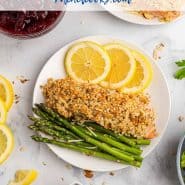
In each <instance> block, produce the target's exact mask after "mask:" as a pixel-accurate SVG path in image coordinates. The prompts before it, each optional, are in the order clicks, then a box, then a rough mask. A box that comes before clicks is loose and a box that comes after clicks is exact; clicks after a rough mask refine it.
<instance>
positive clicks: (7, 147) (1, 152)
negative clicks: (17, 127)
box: [0, 125, 14, 164]
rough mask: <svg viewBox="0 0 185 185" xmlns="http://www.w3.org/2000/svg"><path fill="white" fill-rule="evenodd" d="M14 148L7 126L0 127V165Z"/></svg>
mask: <svg viewBox="0 0 185 185" xmlns="http://www.w3.org/2000/svg"><path fill="white" fill-rule="evenodd" d="M13 147H14V137H13V134H12V132H11V130H10V129H9V128H8V126H7V125H0V164H2V163H3V162H4V161H5V160H6V159H7V158H8V157H9V155H10V154H11V152H12V150H13Z"/></svg>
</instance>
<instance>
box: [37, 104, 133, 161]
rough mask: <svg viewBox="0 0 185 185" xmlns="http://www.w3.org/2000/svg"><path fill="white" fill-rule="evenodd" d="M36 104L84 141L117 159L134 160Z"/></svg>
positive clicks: (42, 105)
mask: <svg viewBox="0 0 185 185" xmlns="http://www.w3.org/2000/svg"><path fill="white" fill-rule="evenodd" d="M36 106H37V107H39V108H41V109H42V110H44V111H45V112H46V113H47V114H49V115H50V117H52V120H53V119H55V120H56V121H55V123H57V124H59V125H62V126H65V127H66V128H68V129H69V130H70V131H72V132H73V133H75V134H77V135H78V136H80V137H81V138H83V139H84V140H85V141H86V142H88V143H91V144H93V145H95V146H97V147H98V148H99V149H101V150H102V151H105V152H107V153H109V154H111V155H113V156H115V157H117V158H118V159H121V160H124V161H134V158H133V157H131V156H128V155H125V154H123V153H121V152H119V151H117V150H115V149H114V148H112V147H110V146H109V145H107V144H106V143H102V142H100V141H98V140H96V139H94V138H92V137H90V136H88V135H87V134H85V133H84V132H83V131H81V130H79V129H78V128H77V127H76V126H74V125H73V124H71V123H69V122H68V121H67V120H66V119H64V118H62V117H61V116H60V115H58V114H57V113H55V112H54V111H53V110H51V109H50V108H48V107H46V106H45V105H44V104H39V105H36Z"/></svg>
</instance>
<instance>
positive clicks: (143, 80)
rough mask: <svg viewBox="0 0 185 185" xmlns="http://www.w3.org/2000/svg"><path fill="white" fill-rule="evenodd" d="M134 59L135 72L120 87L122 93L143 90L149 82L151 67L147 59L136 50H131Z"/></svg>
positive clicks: (151, 74)
mask: <svg viewBox="0 0 185 185" xmlns="http://www.w3.org/2000/svg"><path fill="white" fill-rule="evenodd" d="M132 54H133V56H134V58H135V60H136V72H135V74H134V76H133V78H132V80H131V81H130V82H129V83H128V84H127V85H125V86H123V88H122V90H121V91H122V92H124V93H139V92H142V91H144V90H145V89H146V88H147V87H148V86H149V85H150V83H151V81H152V77H153V69H152V66H151V64H150V62H149V60H148V59H147V58H146V57H145V56H144V55H143V54H141V53H139V52H138V51H133V52H132Z"/></svg>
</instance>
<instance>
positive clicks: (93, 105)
mask: <svg viewBox="0 0 185 185" xmlns="http://www.w3.org/2000/svg"><path fill="white" fill-rule="evenodd" d="M42 90H43V95H44V97H45V103H46V105H47V106H48V107H50V108H52V109H53V110H55V111H57V112H58V113H59V114H60V115H62V116H64V117H65V118H70V119H74V120H75V121H77V122H80V123H83V122H84V121H87V120H88V121H89V120H91V121H95V122H96V123H98V124H100V125H101V126H103V127H104V128H107V129H111V130H112V131H114V132H116V133H121V134H125V135H128V136H134V137H137V138H147V136H148V135H150V136H151V134H149V132H150V131H151V128H152V130H153V133H154V134H153V137H154V136H155V134H156V129H155V113H154V110H153V108H152V107H151V106H150V98H149V96H148V95H146V94H142V93H141V94H133V95H128V94H123V93H120V92H119V91H117V90H110V89H105V88H103V87H101V86H99V85H94V84H89V83H78V82H76V81H74V80H72V79H71V78H68V77H67V78H65V79H59V80H53V79H49V80H48V82H47V83H46V84H45V85H44V86H43V88H42Z"/></svg>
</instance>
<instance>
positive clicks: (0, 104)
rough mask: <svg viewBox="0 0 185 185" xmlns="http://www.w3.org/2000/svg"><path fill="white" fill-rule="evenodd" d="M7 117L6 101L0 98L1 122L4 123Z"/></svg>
mask: <svg viewBox="0 0 185 185" xmlns="http://www.w3.org/2000/svg"><path fill="white" fill-rule="evenodd" d="M6 118H7V110H6V106H5V103H4V102H3V101H2V100H1V99H0V124H4V123H5V122H6Z"/></svg>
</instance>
